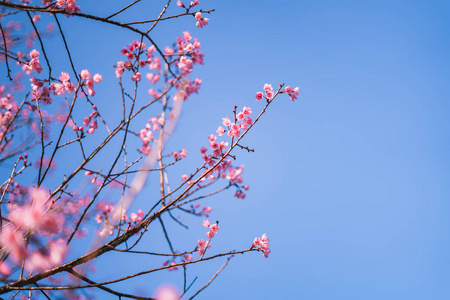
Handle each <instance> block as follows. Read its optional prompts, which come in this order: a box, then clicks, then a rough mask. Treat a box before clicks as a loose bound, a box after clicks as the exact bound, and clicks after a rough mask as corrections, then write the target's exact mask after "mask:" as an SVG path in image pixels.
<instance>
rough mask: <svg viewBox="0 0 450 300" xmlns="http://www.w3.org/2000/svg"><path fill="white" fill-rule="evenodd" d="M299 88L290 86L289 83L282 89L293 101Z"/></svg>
mask: <svg viewBox="0 0 450 300" xmlns="http://www.w3.org/2000/svg"><path fill="white" fill-rule="evenodd" d="M298 90H299V88H298V87H296V88H291V87H290V86H289V85H288V86H287V87H285V89H284V91H285V92H286V93H287V94H288V95H289V96H290V97H291V100H292V101H294V100H295V99H297V97H298Z"/></svg>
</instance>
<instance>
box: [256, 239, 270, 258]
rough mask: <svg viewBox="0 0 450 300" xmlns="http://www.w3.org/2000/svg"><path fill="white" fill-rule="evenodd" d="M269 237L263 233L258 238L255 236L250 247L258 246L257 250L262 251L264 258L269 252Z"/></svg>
mask: <svg viewBox="0 0 450 300" xmlns="http://www.w3.org/2000/svg"><path fill="white" fill-rule="evenodd" d="M269 246H270V244H269V239H268V238H267V235H266V234H265V233H264V234H263V235H262V237H260V238H255V240H254V241H253V245H252V248H253V247H255V248H258V249H259V250H261V251H262V253H263V255H264V257H265V258H267V257H269V253H270V249H269Z"/></svg>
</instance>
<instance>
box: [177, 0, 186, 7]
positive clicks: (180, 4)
mask: <svg viewBox="0 0 450 300" xmlns="http://www.w3.org/2000/svg"><path fill="white" fill-rule="evenodd" d="M177 6H179V7H184V4H183V2H181V1H180V0H178V1H177ZM184 8H185V7H184Z"/></svg>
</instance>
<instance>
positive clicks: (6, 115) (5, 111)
mask: <svg viewBox="0 0 450 300" xmlns="http://www.w3.org/2000/svg"><path fill="white" fill-rule="evenodd" d="M16 111H17V102H16V101H15V100H14V96H13V95H12V94H10V93H7V94H6V95H5V86H3V85H2V86H0V138H1V137H2V136H3V134H4V132H5V130H6V126H7V125H8V124H9V122H10V120H11V119H12V117H13V113H15V112H16Z"/></svg>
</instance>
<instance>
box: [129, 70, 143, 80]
mask: <svg viewBox="0 0 450 300" xmlns="http://www.w3.org/2000/svg"><path fill="white" fill-rule="evenodd" d="M131 80H132V81H141V73H140V72H136V73H135V74H133V76H131Z"/></svg>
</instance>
